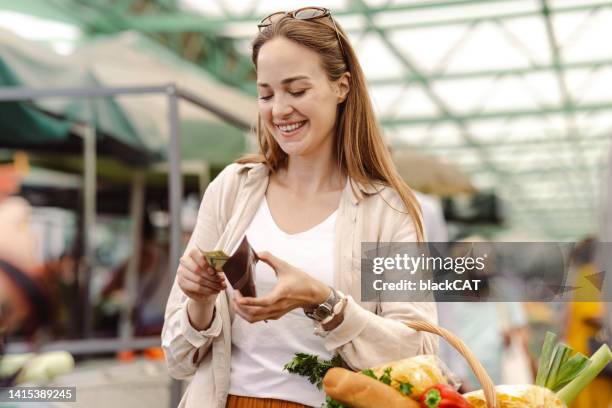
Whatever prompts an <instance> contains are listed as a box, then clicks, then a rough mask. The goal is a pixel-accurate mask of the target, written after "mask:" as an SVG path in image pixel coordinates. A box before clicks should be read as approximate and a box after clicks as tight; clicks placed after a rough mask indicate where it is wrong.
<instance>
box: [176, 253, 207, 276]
mask: <svg viewBox="0 0 612 408" xmlns="http://www.w3.org/2000/svg"><path fill="white" fill-rule="evenodd" d="M179 263H180V264H181V265H183V266H184V267H185V268H186V269H187V270H189V271H193V272H198V271H201V272H204V268H202V267H201V266H200V265H198V263H197V262H196V261H195V259H193V258H192V257H191V256H181V258H180V259H179Z"/></svg>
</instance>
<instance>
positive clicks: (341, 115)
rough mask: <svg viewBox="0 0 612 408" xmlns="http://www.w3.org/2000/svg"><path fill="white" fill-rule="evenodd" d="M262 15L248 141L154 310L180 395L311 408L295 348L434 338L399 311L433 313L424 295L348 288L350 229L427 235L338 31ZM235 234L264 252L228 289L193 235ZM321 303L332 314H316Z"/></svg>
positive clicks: (385, 355) (400, 352) (401, 345)
mask: <svg viewBox="0 0 612 408" xmlns="http://www.w3.org/2000/svg"><path fill="white" fill-rule="evenodd" d="M259 28H260V33H259V35H257V37H256V39H255V41H254V43H253V53H252V61H253V63H254V65H255V68H256V73H257V81H258V92H259V120H258V126H257V136H258V139H259V143H260V154H259V155H257V156H253V157H247V158H243V159H241V160H239V161H238V163H237V164H232V165H230V166H228V167H227V168H226V169H225V170H224V171H223V172H222V173H221V174H220V175H219V176H218V177H217V178H216V179H215V180H213V182H212V183H211V184H210V185H209V186H208V189H207V190H206V193H205V194H204V198H203V199H202V203H201V206H200V213H199V215H198V220H197V225H196V227H195V230H194V234H193V235H192V237H191V241H190V243H189V245H188V247H187V250H186V251H185V254H184V256H183V257H182V258H181V265H180V267H179V269H178V271H177V278H176V283H175V285H174V286H173V288H172V293H171V294H170V298H169V300H168V305H167V308H166V320H165V323H164V330H163V333H162V345H163V347H164V351H165V356H166V360H167V364H168V368H169V371H170V374H171V375H172V376H173V377H175V378H189V377H193V378H192V380H191V383H190V385H189V387H188V389H187V391H186V394H185V395H184V396H183V400H182V401H181V405H180V406H181V407H188V408H191V407H201V408H207V407H223V406H226V407H229V408H233V407H304V406H320V405H321V404H322V403H323V401H324V399H325V396H324V394H323V392H322V391H320V390H317V389H316V388H315V387H313V386H312V385H311V384H309V383H308V382H307V381H305V380H304V379H303V378H300V377H299V376H294V375H291V374H289V373H287V372H286V371H283V366H284V365H285V364H287V363H288V362H289V361H291V359H292V358H293V357H294V355H295V353H296V352H306V353H309V354H317V355H319V356H321V357H322V358H325V359H328V358H330V357H331V356H332V355H333V354H336V353H339V354H340V355H341V356H342V358H343V359H344V361H345V362H346V364H348V365H349V366H351V367H353V368H356V369H365V368H368V367H372V366H375V365H376V364H381V363H383V362H385V361H391V360H397V359H400V358H406V357H408V356H412V355H416V354H430V353H435V352H436V349H437V347H436V346H437V338H436V337H435V336H433V335H429V334H426V333H417V332H415V331H414V330H412V329H409V328H408V327H406V325H405V324H404V323H403V322H405V321H411V320H426V321H430V322H433V323H436V321H437V318H436V310H435V305H434V304H432V303H425V302H421V303H409V302H388V303H387V302H385V303H379V304H375V303H369V302H368V303H360V302H359V301H358V299H359V298H360V294H361V288H360V285H359V284H358V282H359V279H360V276H359V273H360V265H361V262H360V259H361V253H360V248H361V242H362V241H370V242H402V241H403V242H415V241H423V239H424V233H423V227H422V221H421V216H420V210H419V206H418V203H417V201H416V199H415V197H414V195H413V194H412V192H411V191H410V189H409V188H408V187H407V186H406V184H405V183H404V182H403V181H402V180H401V178H400V176H399V175H398V173H397V171H396V170H395V168H394V166H393V164H392V161H391V157H390V154H389V153H388V151H387V149H386V148H385V145H384V142H383V140H382V136H381V134H380V131H379V130H378V125H377V123H376V120H375V116H374V111H373V109H372V106H371V102H370V97H369V95H368V91H367V88H366V85H365V78H364V74H363V71H362V69H361V67H360V65H359V62H358V60H357V56H356V55H355V51H354V50H353V48H352V46H351V44H350V43H349V41H348V39H347V36H346V34H345V32H344V31H343V30H342V29H341V28H340V27H339V26H338V25H337V22H335V20H334V19H333V18H332V17H331V14H330V12H329V11H328V10H326V9H321V8H315V7H309V8H305V9H300V10H297V11H295V12H291V13H285V12H279V13H275V14H273V15H271V16H269V17H267V18H265V19H264V20H262V21H261V23H260V24H259ZM279 225H280V226H279ZM245 234H246V235H247V236H248V239H249V242H250V243H251V245H252V246H253V248H254V249H255V251H257V252H258V256H259V258H260V260H262V261H263V262H260V263H258V264H257V267H256V268H257V271H256V278H255V284H256V286H257V290H258V295H260V297H257V298H251V297H249V298H246V297H242V296H241V295H240V294H239V293H238V292H237V291H232V290H230V289H231V288H229V285H227V284H226V282H225V279H224V276H223V275H222V274H221V273H217V272H215V271H214V270H213V269H212V268H211V267H210V266H209V265H208V264H207V263H206V261H205V259H204V257H203V255H202V253H201V252H199V251H198V249H197V248H196V244H197V246H198V247H199V248H200V249H201V250H204V251H212V250H223V251H225V252H226V253H227V254H232V253H233V252H234V250H235V249H236V248H237V247H238V244H240V242H241V241H242V239H243V237H244V236H245ZM264 251H270V252H264ZM271 253H274V254H275V255H277V256H278V257H276V256H274V255H272V254H271ZM281 258H284V259H281ZM342 292H344V293H346V295H344V294H343V293H342ZM325 305H327V307H329V309H327V310H333V312H332V313H329V312H328V313H326V314H325V317H326V319H323V316H322V314H323V312H322V310H323V309H325ZM315 310H316V311H317V314H316V315H314V314H312V313H313V312H315ZM304 312H308V313H309V316H311V317H307V315H305V313H304ZM264 320H268V322H267V323H266V322H264ZM313 329H314V330H315V331H314V333H313ZM381 339H384V340H385V342H387V343H388V344H389V345H392V347H381V344H380V342H381ZM226 401H227V405H226Z"/></svg>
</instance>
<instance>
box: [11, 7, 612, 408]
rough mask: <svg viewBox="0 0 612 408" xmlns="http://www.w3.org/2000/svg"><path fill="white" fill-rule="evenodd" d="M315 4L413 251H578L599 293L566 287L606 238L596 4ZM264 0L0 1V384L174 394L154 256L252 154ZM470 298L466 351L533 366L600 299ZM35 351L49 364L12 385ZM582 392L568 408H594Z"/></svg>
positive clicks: (606, 143)
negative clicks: (503, 305) (336, 44)
mask: <svg viewBox="0 0 612 408" xmlns="http://www.w3.org/2000/svg"><path fill="white" fill-rule="evenodd" d="M309 5H313V4H311V3H310V2H308V1H306V2H305V1H289V0H288V1H283V2H282V8H283V9H285V10H294V9H297V8H300V7H303V6H309ZM316 5H319V6H323V7H327V8H330V9H331V10H332V13H333V15H334V16H335V18H337V20H338V21H339V22H340V24H341V25H342V26H343V27H344V28H345V30H347V31H348V33H349V36H350V38H351V40H352V42H353V45H354V46H355V48H356V50H357V52H358V56H359V58H360V62H361V64H362V66H363V68H364V71H365V73H366V76H367V79H368V83H369V86H370V91H371V96H372V98H373V102H374V105H375V108H376V111H377V113H378V115H379V119H380V122H381V124H382V126H383V129H384V135H385V138H386V141H387V143H388V145H389V147H390V149H391V150H392V152H393V154H394V158H395V160H396V164H397V166H398V168H399V170H400V172H401V174H402V176H403V177H404V178H405V180H406V181H407V182H408V184H409V185H410V186H411V187H413V188H414V189H415V190H418V191H419V192H421V193H422V194H420V195H419V197H420V198H421V203H422V205H423V208H424V212H425V221H426V228H427V230H428V234H429V239H430V240H431V241H447V240H448V241H459V240H466V239H467V240H469V239H478V240H488V241H523V242H525V241H528V242H529V241H552V242H580V243H581V244H580V245H579V246H578V247H577V249H576V253H575V257H574V261H575V262H574V264H573V271H574V272H575V275H574V277H573V279H575V280H574V281H576V280H578V279H582V282H587V281H588V282H591V283H592V284H593V285H594V287H595V289H597V290H600V289H602V285H603V287H604V288H605V285H606V284H608V285H609V284H610V283H609V281H610V279H608V280H607V281H606V280H604V281H603V282H601V281H598V282H596V281H595V280H592V279H591V280H587V281H585V279H584V277H585V276H587V277H588V276H593V274H596V273H597V272H598V271H601V270H604V269H605V268H606V266H605V265H600V264H597V263H596V260H595V256H594V254H593V249H592V248H593V246H594V245H595V243H596V242H597V240H601V241H608V242H609V241H612V216H611V214H610V211H611V210H610V208H612V201H611V198H610V194H612V192H611V190H612V178H611V170H610V160H611V159H612V151H611V150H610V147H611V146H610V138H611V134H612V51H611V48H610V44H609V43H610V39H612V28H611V27H612V2H610V1H596V0H593V1H589V0H454V1H451V0H447V1H444V0H439V1H426V0H337V1H321V2H319V3H318V4H316ZM279 7H281V2H278V1H272V0H249V1H242V0H206V1H205V0H0V225H1V226H2V227H1V229H0V317H1V318H0V338H4V341H1V342H0V355H2V352H4V353H6V356H5V358H4V360H3V361H4V363H0V379H2V378H4V379H5V380H6V379H7V378H9V380H12V381H13V382H14V381H26V380H27V381H30V382H35V383H36V382H38V383H39V384H40V383H45V384H62V385H74V386H77V389H78V402H77V405H78V406H86V407H96V406H102V405H104V406H107V405H109V404H111V403H115V404H118V406H131V407H145V406H146V407H148V408H151V407H167V406H173V405H172V404H173V402H172V401H176V398H177V396H178V395H180V393H181V387H182V386H183V384H180V383H177V382H171V381H170V379H169V377H168V375H167V373H166V372H165V369H164V365H163V356H162V355H161V354H160V353H161V352H160V350H159V348H158V346H159V332H160V330H161V324H162V323H163V308H164V305H165V301H166V297H167V294H168V293H169V288H170V285H171V280H172V274H173V269H174V268H173V265H176V260H177V259H178V258H177V257H178V254H179V253H180V252H181V249H182V245H183V243H184V242H185V240H186V239H187V238H188V237H189V234H190V232H191V229H192V228H193V226H194V223H195V217H196V215H197V210H198V205H199V199H200V197H201V195H202V193H203V191H204V189H205V188H206V186H207V184H208V183H209V181H210V180H211V179H213V178H214V177H215V176H216V174H217V173H218V172H219V171H220V170H221V169H222V168H223V167H224V166H225V165H227V164H228V163H230V162H232V161H233V160H234V159H236V158H237V157H239V156H240V155H241V154H243V153H246V152H249V151H252V149H254V146H255V144H254V141H253V138H252V135H251V133H250V131H249V130H250V127H251V126H252V124H253V121H254V118H255V116H256V108H257V105H256V89H255V74H254V71H253V67H252V64H251V62H250V58H249V55H250V42H251V40H252V38H253V37H254V35H255V33H256V32H257V26H256V25H257V23H258V22H259V20H260V19H261V18H262V17H265V16H267V15H268V14H270V13H272V12H275V11H278V8H279ZM173 134H174V135H175V136H177V138H173V137H172V135H173ZM179 136H180V137H179ZM173 140H176V143H174V144H173ZM608 267H610V266H608ZM13 269H17V271H14V270H13ZM608 270H610V269H608ZM16 275H18V276H22V278H21V280H20V282H21V283H20V284H17V283H16V282H17V279H16V278H15V276H16ZM23 276H25V277H23ZM24 281H25V283H23V282H24ZM477 306H478V308H476V309H473V310H468V309H466V314H465V316H467V317H468V318H467V320H466V322H464V326H463V327H460V328H457V329H456V330H459V331H462V330H464V331H463V332H462V333H458V334H460V335H462V336H463V337H464V338H466V341H468V344H470V341H469V340H470V338H469V337H470V336H472V337H474V339H473V343H472V344H473V345H474V348H479V349H486V348H487V345H486V344H485V343H482V341H483V338H484V336H480V337H479V336H477V335H476V334H475V333H479V331H480V330H482V327H477V326H474V325H470V324H469V323H470V322H471V321H474V320H475V319H473V318H470V316H475V315H476V313H480V314H481V316H485V315H487V316H490V317H491V319H492V320H491V322H493V321H495V322H496V321H497V320H503V321H505V322H506V324H504V325H503V326H504V327H501V325H500V324H498V325H493V326H495V327H496V329H495V330H496V331H495V332H494V333H492V334H491V336H492V340H491V341H492V344H495V345H496V347H500V349H499V350H500V353H497V355H498V357H499V355H501V354H502V351H503V349H504V347H503V344H513V343H514V344H516V343H519V344H521V345H522V344H525V345H527V347H526V348H525V350H528V351H529V352H530V353H531V360H530V356H529V355H527V354H525V353H523V357H525V356H526V357H525V358H526V361H528V363H529V364H531V365H533V364H532V363H533V359H534V356H536V355H537V353H538V352H539V345H540V342H541V339H542V336H543V333H544V331H545V330H553V331H555V332H557V333H559V335H560V336H561V337H563V338H565V339H566V341H568V342H569V343H571V344H572V345H573V346H574V347H575V348H576V349H580V350H583V352H585V353H588V352H589V350H590V349H589V347H590V346H589V343H592V342H596V341H600V342H601V341H602V338H604V331H603V330H601V327H602V325H603V323H604V322H605V320H606V319H605V318H604V313H605V312H604V306H605V305H604V304H603V303H601V302H599V303H598V302H589V303H587V302H575V303H569V304H550V303H530V304H518V305H514V306H512V307H511V308H509V309H507V310H500V309H499V308H494V309H492V310H488V311H487V312H483V309H479V308H480V307H481V306H480V305H477ZM441 307H442V309H441V322H442V323H445V318H446V321H449V319H450V318H449V317H448V316H450V313H451V312H450V311H446V312H445V311H444V309H443V308H444V306H441ZM467 307H468V308H469V306H467ZM487 313H488V314H487ZM445 316H446V317H445ZM500 316H502V317H500ZM450 320H451V321H452V320H453V319H450ZM455 322H456V320H455ZM486 322H487V321H486V320H482V321H481V322H480V323H481V324H484V325H485V326H487V324H486ZM448 323H449V325H450V323H451V322H450V321H449V322H448ZM468 326H469V327H468ZM488 326H491V325H488ZM497 326H500V327H497ZM511 338H514V340H511ZM479 341H480V342H479ZM500 344H501V346H500ZM521 347H522V346H521ZM521 347H519V349H521ZM506 349H507V347H506ZM490 350H493V349H490ZM521 350H522V349H521ZM521 350H519V351H518V353H519V354H520V353H521ZM525 350H523V351H525ZM51 351H64V352H68V353H69V354H63V353H57V354H52V355H50V357H49V358H50V359H51V360H52V361H51V363H48V362H44V361H43V362H42V363H40V364H41V365H42V366H45V364H47V363H48V364H49V365H50V366H51V367H56V368H52V369H51V371H45V369H41V370H39V372H35V373H33V374H32V375H31V378H25V379H24V378H23V373H22V374H21V377H15V376H13V377H14V378H13V377H11V374H15V369H16V367H19V366H21V365H23V363H24V362H25V361H27V360H28V359H29V358H30V354H24V353H30V352H33V353H41V352H51ZM9 358H12V359H13V360H11V361H10V362H11V364H10V365H8V363H7V361H8V360H9ZM448 358H449V359H451V360H452V359H454V358H456V356H455V357H453V356H450V357H448ZM481 358H482V359H486V358H488V357H487V356H486V355H483V356H482V357H481ZM54 359H55V360H54ZM72 359H75V361H76V365H75V366H74V367H72ZM3 364H4V365H3ZM458 364H459V365H457V366H456V368H454V369H456V370H457V371H459V372H461V370H462V368H461V367H460V365H461V364H460V363H458ZM491 364H492V365H495V364H497V365H499V366H500V369H501V371H503V370H504V367H502V365H503V364H502V362H499V361H498V362H495V363H491ZM449 365H452V366H453V367H455V364H454V362H449ZM486 365H487V364H486V363H485V366H486ZM45 367H46V366H45ZM505 369H506V370H508V369H510V370H512V369H514V370H517V368H516V367H514V368H508V367H506V368H505ZM53 370H56V371H57V373H55V374H54V371H53ZM491 370H493V371H495V368H494V367H493V366H492V367H491ZM466 376H467V374H466ZM49 377H52V379H50V378H49ZM608 378H610V377H608ZM602 381H604V383H603V384H604V387H607V386H609V385H610V382H605V381H609V380H606V379H602ZM466 384H469V379H467V378H466ZM472 385H473V386H474V385H475V384H472ZM476 388H477V385H476ZM609 389H612V388H609ZM600 394H601V393H600ZM100 395H104V397H100ZM604 398H605V397H604ZM593 401H594V400H584V401H582V402H579V403H577V404H576V405H575V406H576V407H579V406H584V407H587V406H589V407H599V406H602V407H605V406H607V405H593V404H603V402H602V401H603V400H601V399H600V400H598V402H593ZM608 402H610V401H609V400H608ZM580 404H582V405H580ZM0 406H2V403H0ZM49 406H63V405H61V404H58V405H49ZM71 406H74V404H73V405H71Z"/></svg>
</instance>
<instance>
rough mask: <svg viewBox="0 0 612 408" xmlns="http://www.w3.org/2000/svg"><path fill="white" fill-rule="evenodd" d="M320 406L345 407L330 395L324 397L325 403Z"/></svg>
mask: <svg viewBox="0 0 612 408" xmlns="http://www.w3.org/2000/svg"><path fill="white" fill-rule="evenodd" d="M321 408H345V407H344V405H342V404H341V403H339V402H338V401H336V400H335V399H333V398H332V397H330V396H329V395H328V396H327V397H325V403H324V404H323V405H321Z"/></svg>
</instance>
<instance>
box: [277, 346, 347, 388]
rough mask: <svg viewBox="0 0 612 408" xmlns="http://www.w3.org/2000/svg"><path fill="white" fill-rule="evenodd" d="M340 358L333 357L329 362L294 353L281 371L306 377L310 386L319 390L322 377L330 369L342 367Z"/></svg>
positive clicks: (337, 356)
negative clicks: (314, 386) (312, 385)
mask: <svg viewBox="0 0 612 408" xmlns="http://www.w3.org/2000/svg"><path fill="white" fill-rule="evenodd" d="M342 363H344V361H342V357H340V356H339V355H336V356H334V357H333V358H332V359H331V360H321V359H320V358H319V357H318V356H315V355H312V354H306V353H295V357H294V358H293V360H291V361H290V362H289V363H287V364H285V366H284V367H283V370H287V371H288V372H290V373H292V374H297V375H301V376H302V377H307V378H308V381H310V383H311V384H314V385H316V386H317V388H318V389H321V386H322V384H323V377H325V374H326V373H327V370H329V369H330V368H332V367H342Z"/></svg>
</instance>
